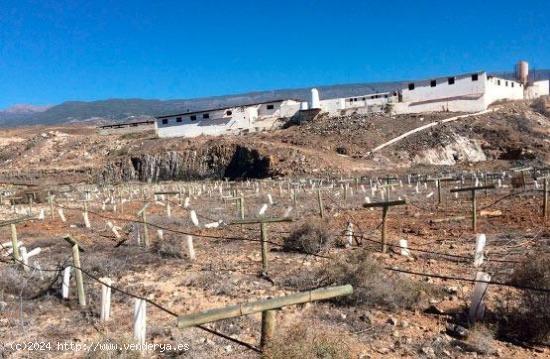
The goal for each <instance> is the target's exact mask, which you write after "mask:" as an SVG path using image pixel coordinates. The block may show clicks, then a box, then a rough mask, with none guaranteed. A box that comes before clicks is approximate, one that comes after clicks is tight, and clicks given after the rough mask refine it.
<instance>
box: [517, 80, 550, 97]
mask: <svg viewBox="0 0 550 359" xmlns="http://www.w3.org/2000/svg"><path fill="white" fill-rule="evenodd" d="M549 92H550V80H542V81H535V82H534V83H533V84H532V85H531V86H527V87H526V88H525V89H524V91H523V96H524V98H525V99H527V100H534V99H536V98H539V97H541V96H548V95H549Z"/></svg>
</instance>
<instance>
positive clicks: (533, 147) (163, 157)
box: [0, 101, 550, 182]
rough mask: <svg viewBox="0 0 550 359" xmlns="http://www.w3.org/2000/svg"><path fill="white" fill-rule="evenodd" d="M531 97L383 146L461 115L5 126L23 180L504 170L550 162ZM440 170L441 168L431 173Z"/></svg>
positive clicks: (545, 125)
mask: <svg viewBox="0 0 550 359" xmlns="http://www.w3.org/2000/svg"><path fill="white" fill-rule="evenodd" d="M530 106H531V104H530V103H528V102H526V101H518V102H512V103H508V104H501V105H499V106H498V107H497V108H496V110H495V111H494V112H491V113H486V114H483V115H475V116H471V117H468V118H465V119H462V120H458V121H456V122H450V123H446V124H444V125H440V126H437V127H434V128H432V129H430V130H426V131H423V132H420V133H417V134H415V135H413V136H411V137H408V138H406V139H404V140H403V141H401V142H398V143H396V144H394V145H391V146H388V147H386V148H384V149H383V150H381V151H379V152H376V153H374V154H372V155H369V151H370V150H372V149H373V148H375V147H376V146H378V145H380V144H382V143H384V142H386V141H388V140H390V139H392V138H394V137H396V136H399V135H401V134H402V133H404V132H406V131H409V130H411V129H414V128H416V127H419V126H422V125H425V124H427V123H429V122H433V121H437V120H441V119H445V118H449V117H451V116H454V115H455V114H449V113H434V114H425V115H414V116H411V115H399V116H387V115H383V114H371V115H368V116H364V115H353V116H345V117H332V118H329V117H321V118H318V119H316V120H315V121H313V122H309V123H306V124H304V125H302V126H294V127H290V128H287V129H281V130H276V131H272V132H264V133H252V134H248V135H245V136H224V137H198V138H194V139H192V140H190V139H182V138H173V139H157V138H154V137H153V136H152V135H150V134H149V135H142V136H134V135H126V136H99V135H97V134H96V133H95V130H94V127H93V126H89V125H83V124H73V125H71V126H69V127H67V126H65V127H56V126H50V127H37V128H34V127H30V128H18V129H11V130H3V131H1V132H0V144H1V146H0V159H1V161H2V164H3V168H2V172H3V173H7V172H9V173H14V170H16V171H17V173H19V174H20V175H19V176H20V177H19V178H20V179H21V180H30V181H38V180H40V181H42V180H45V179H48V180H51V181H66V180H68V178H73V179H74V180H84V181H96V180H99V181H101V182H118V181H121V180H123V181H128V180H142V181H151V180H152V181H156V180H178V179H179V180H181V179H205V178H223V177H229V178H242V177H267V176H271V177H273V176H292V177H294V176H316V177H317V176H331V177H337V176H342V175H344V176H351V175H363V174H367V173H373V172H375V173H376V172H378V173H388V172H400V171H403V170H406V169H411V168H412V169H413V170H417V171H428V172H429V171H441V170H442V167H443V168H448V167H449V166H454V167H456V168H459V169H464V170H470V169H472V168H483V169H498V168H509V167H514V166H521V165H536V166H541V165H545V164H546V165H547V164H548V163H550V157H549V156H550V142H549V141H548V137H549V136H550V118H549V117H548V116H545V115H543V114H541V113H539V112H537V111H536V110H534V109H533V108H531V107H530ZM430 168H433V170H430Z"/></svg>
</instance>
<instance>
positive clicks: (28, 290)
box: [0, 265, 55, 298]
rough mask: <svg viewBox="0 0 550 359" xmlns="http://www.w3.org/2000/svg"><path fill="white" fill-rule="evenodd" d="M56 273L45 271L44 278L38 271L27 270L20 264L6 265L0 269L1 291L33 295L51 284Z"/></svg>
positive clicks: (24, 295)
mask: <svg viewBox="0 0 550 359" xmlns="http://www.w3.org/2000/svg"><path fill="white" fill-rule="evenodd" d="M53 274H55V273H44V279H41V277H40V274H39V273H38V272H36V271H32V272H25V271H24V270H23V268H21V267H20V266H16V265H13V266H6V267H4V268H2V270H1V271H0V291H1V292H3V293H4V294H12V295H15V296H23V297H25V298H26V297H32V296H33V295H36V294H37V293H38V292H40V290H41V289H44V288H45V287H46V285H47V284H49V283H50V282H51V281H52V280H53V277H52V275H53Z"/></svg>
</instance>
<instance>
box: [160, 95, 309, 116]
mask: <svg viewBox="0 0 550 359" xmlns="http://www.w3.org/2000/svg"><path fill="white" fill-rule="evenodd" d="M283 101H296V102H302V100H299V99H294V98H285V99H275V100H271V101H262V102H253V103H245V104H241V105H234V106H224V107H216V108H208V109H204V110H198V111H187V112H182V113H176V114H172V115H163V116H156V117H155V118H156V119H163V118H169V117H174V116H187V115H193V114H196V113H204V112H212V111H221V110H227V109H230V108H235V107H247V106H255V105H264V104H267V103H273V102H283Z"/></svg>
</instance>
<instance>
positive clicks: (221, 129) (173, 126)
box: [157, 100, 300, 137]
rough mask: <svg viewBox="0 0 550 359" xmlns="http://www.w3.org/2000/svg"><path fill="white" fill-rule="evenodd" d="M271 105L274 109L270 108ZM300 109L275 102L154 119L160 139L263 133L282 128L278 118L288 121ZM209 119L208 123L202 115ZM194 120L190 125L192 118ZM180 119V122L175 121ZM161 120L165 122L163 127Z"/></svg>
mask: <svg viewBox="0 0 550 359" xmlns="http://www.w3.org/2000/svg"><path fill="white" fill-rule="evenodd" d="M270 105H272V107H273V108H270V107H271V106H270ZM299 109H300V102H298V101H294V100H284V101H274V102H269V103H263V104H255V105H250V106H240V107H232V108H227V109H221V110H215V111H203V112H197V113H190V114H186V115H175V116H170V117H168V118H161V119H157V126H158V130H157V134H158V136H159V137H196V136H200V135H210V136H219V135H225V134H239V133H242V132H245V131H250V132H252V131H262V130H266V129H273V128H276V127H278V126H280V125H282V123H283V122H282V121H279V120H280V119H281V118H289V117H292V116H294V114H295V113H296V112H297V111H298V110H299ZM205 113H207V114H208V115H209V118H208V119H204V118H203V114H205ZM192 115H194V116H196V120H195V121H192V120H191V116H192ZM177 117H181V118H182V121H181V122H176V118H177ZM163 120H168V123H167V124H163V123H162V122H163Z"/></svg>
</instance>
